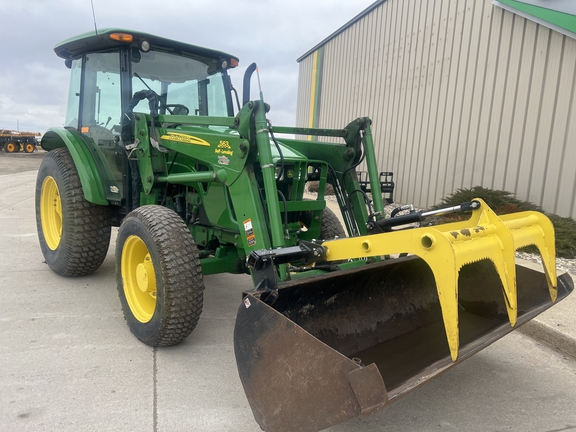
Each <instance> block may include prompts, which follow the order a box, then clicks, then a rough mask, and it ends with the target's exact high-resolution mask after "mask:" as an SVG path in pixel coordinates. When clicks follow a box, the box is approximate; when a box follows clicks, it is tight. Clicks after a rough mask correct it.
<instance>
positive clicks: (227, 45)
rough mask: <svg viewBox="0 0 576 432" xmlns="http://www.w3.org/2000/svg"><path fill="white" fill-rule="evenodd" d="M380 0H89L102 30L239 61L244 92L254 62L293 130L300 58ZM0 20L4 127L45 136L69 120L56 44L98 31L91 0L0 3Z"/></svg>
mask: <svg viewBox="0 0 576 432" xmlns="http://www.w3.org/2000/svg"><path fill="white" fill-rule="evenodd" d="M374 1H375V0H354V1H350V0H290V1H281V0H220V1H208V0H168V1H158V0H137V1H136V0H93V6H94V13H95V16H96V24H97V26H98V28H106V27H119V28H125V29H133V30H139V31H143V32H146V33H151V34H155V35H158V36H163V37H167V38H170V39H175V40H180V41H183V42H186V43H190V44H194V45H200V46H204V47H208V48H214V49H217V50H220V51H224V52H228V53H230V54H232V55H234V56H236V57H238V58H239V59H240V66H239V67H238V68H236V69H234V70H232V71H231V73H230V74H231V76H232V81H233V83H234V85H235V87H236V88H237V89H238V91H239V92H240V98H242V95H241V89H242V76H243V74H244V70H245V68H246V67H247V66H248V65H250V64H251V63H252V62H256V63H257V64H258V69H259V72H260V81H261V85H262V90H263V93H264V99H265V100H266V102H267V103H269V104H270V106H271V110H270V112H269V114H268V118H269V119H270V121H271V122H272V124H273V125H277V126H280V125H284V126H294V125H295V122H296V99H297V92H298V62H297V61H296V59H297V58H299V57H300V56H302V55H303V54H305V53H306V52H307V51H308V50H310V49H311V48H313V47H314V46H315V45H317V44H318V43H319V42H321V41H322V40H323V39H325V38H326V37H328V36H329V35H330V34H332V33H333V32H335V31H336V30H338V29H339V28H340V27H342V26H343V25H344V24H346V23H347V22H348V21H350V20H351V19H352V18H354V17H355V16H356V15H358V14H359V13H361V12H362V11H363V10H365V9H366V8H367V7H369V6H370V5H371V4H373V3H374ZM0 16H2V17H3V21H2V22H3V26H2V37H1V38H0V58H1V59H2V61H1V62H0V129H12V130H20V131H28V132H40V133H44V132H45V131H46V129H48V128H49V127H61V126H63V123H64V117H65V113H66V101H67V92H68V80H69V72H70V71H69V70H68V69H67V68H66V67H65V66H64V61H63V60H62V59H60V58H59V57H57V56H56V54H55V53H54V50H53V48H54V46H55V45H56V44H57V43H59V42H61V41H62V40H64V39H68V38H69V37H72V36H75V35H77V34H80V33H84V32H87V31H92V30H94V18H93V15H92V4H91V2H90V0H51V1H47V0H0ZM252 85H253V86H255V85H256V81H254V80H253V84H252Z"/></svg>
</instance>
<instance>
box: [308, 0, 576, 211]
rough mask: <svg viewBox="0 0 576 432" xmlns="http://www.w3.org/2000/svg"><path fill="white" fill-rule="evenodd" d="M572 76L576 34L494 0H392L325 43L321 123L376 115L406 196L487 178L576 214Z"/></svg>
mask: <svg viewBox="0 0 576 432" xmlns="http://www.w3.org/2000/svg"><path fill="white" fill-rule="evenodd" d="M310 59H311V56H308V57H306V58H305V59H303V60H302V61H301V63H300V83H301V85H300V87H299V96H298V115H297V124H298V125H299V126H307V125H308V114H307V113H308V110H309V101H310V84H309V81H310V79H311V67H310V65H309V63H310ZM303 75H305V76H303ZM575 77H576V40H574V39H572V38H569V37H567V36H564V35H562V34H560V33H557V32H556V31H553V30H550V29H548V28H546V27H543V26H541V25H538V24H536V23H534V22H532V21H528V20H526V19H525V18H522V17H520V16H517V15H514V14H513V13H511V12H508V11H504V10H503V9H500V8H498V7H495V6H493V5H492V4H491V2H490V0H483V1H478V0H477V1H473V0H466V1H462V0H461V1H457V0H451V1H448V0H388V1H386V2H384V3H382V4H381V5H380V6H378V7H377V8H375V9H374V10H373V11H372V12H371V13H369V14H367V15H366V16H364V17H363V18H361V19H360V20H358V21H357V22H356V23H354V24H353V25H352V26H350V27H349V28H346V29H345V30H344V31H343V32H341V33H339V34H338V35H337V36H335V37H334V38H333V39H331V40H329V41H327V42H326V45H325V52H324V74H323V81H322V94H321V112H320V116H319V126H320V127H333V128H338V127H343V126H344V125H346V124H347V123H348V122H350V121H351V120H353V119H354V118H356V117H359V116H366V115H367V116H370V117H371V118H372V119H373V134H374V140H375V144H376V146H377V149H376V153H377V157H378V165H379V167H380V168H381V169H382V170H386V171H388V170H389V171H394V174H395V181H396V185H397V191H396V194H395V198H396V200H397V201H398V202H406V203H408V202H409V203H414V204H416V205H418V206H421V207H428V206H431V205H433V204H436V203H438V202H439V201H440V200H441V198H442V197H444V196H446V195H448V194H449V193H451V192H454V191H455V190H456V189H458V188H462V187H466V188H468V187H472V186H476V185H482V186H485V187H490V188H494V189H503V190H508V191H510V192H514V193H515V194H516V196H517V197H518V198H519V199H526V200H529V201H532V202H534V203H536V204H539V205H542V206H543V207H544V209H545V210H547V211H550V212H554V213H557V214H559V215H562V216H571V217H576V203H575V190H576V164H575V163H574V162H573V161H574V160H576V145H575V143H574V140H573V137H574V136H576V135H575V134H576V107H575V104H576V98H575V86H576V78H575ZM307 103H308V105H307ZM571 138H572V139H571Z"/></svg>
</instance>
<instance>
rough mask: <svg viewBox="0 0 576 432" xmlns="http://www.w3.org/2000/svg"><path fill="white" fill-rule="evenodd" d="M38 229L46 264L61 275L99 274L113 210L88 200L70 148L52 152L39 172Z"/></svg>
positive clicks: (107, 243)
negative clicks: (96, 272)
mask: <svg viewBox="0 0 576 432" xmlns="http://www.w3.org/2000/svg"><path fill="white" fill-rule="evenodd" d="M36 227H37V230H38V239H39V241H40V248H41V249H42V254H44V258H45V259H46V264H48V265H49V266H50V268H51V269H52V270H53V271H54V272H56V273H58V274H59V275H61V276H84V275H87V274H90V273H92V272H94V271H96V270H97V269H98V268H99V267H100V265H102V262H103V261H104V258H105V257H106V253H107V252H108V246H109V244H110V231H111V217H110V210H109V208H108V207H107V206H101V205H97V204H93V203H91V202H88V201H86V199H85V198H84V193H83V191H82V185H81V183H80V177H79V176H78V171H77V170H76V166H75V165H74V161H73V160H72V156H71V155H70V152H69V151H68V149H66V148H58V149H56V150H52V151H50V152H49V153H48V154H47V155H46V156H45V157H44V160H43V161H42V164H41V165H40V169H39V170H38V177H37V180H36Z"/></svg>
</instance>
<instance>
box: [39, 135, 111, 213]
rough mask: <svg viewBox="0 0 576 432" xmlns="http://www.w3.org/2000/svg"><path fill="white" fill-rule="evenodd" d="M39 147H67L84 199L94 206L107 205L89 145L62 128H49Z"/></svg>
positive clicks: (49, 148)
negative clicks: (76, 171)
mask: <svg viewBox="0 0 576 432" xmlns="http://www.w3.org/2000/svg"><path fill="white" fill-rule="evenodd" d="M41 145H42V148H43V149H44V150H46V151H50V150H54V149H56V148H60V147H67V148H68V150H69V151H70V154H71V155H72V159H73V160H74V165H75V166H76V169H77V170H78V175H79V176H80V182H81V183H82V190H83V191H84V198H86V200H87V201H89V202H91V203H94V204H100V205H108V200H107V199H106V194H105V192H104V183H103V181H102V176H101V175H100V171H99V170H98V165H97V163H96V161H95V160H94V156H93V155H92V152H91V151H90V149H89V148H88V145H90V144H89V143H88V142H86V141H84V140H83V139H82V137H81V136H80V134H79V133H78V132H76V131H72V130H70V129H64V128H50V129H48V131H47V132H46V133H45V134H44V136H43V137H42V142H41ZM94 151H96V150H94Z"/></svg>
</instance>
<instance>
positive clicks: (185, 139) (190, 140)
mask: <svg viewBox="0 0 576 432" xmlns="http://www.w3.org/2000/svg"><path fill="white" fill-rule="evenodd" d="M160 138H161V139H165V140H170V141H177V142H182V143H187V144H194V145H199V146H205V147H210V143H209V142H208V141H204V140H203V139H202V138H198V137H195V136H192V135H186V134H181V133H177V132H168V133H167V134H166V135H162V136H161V137H160Z"/></svg>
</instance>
